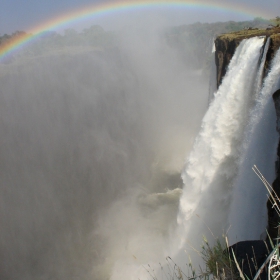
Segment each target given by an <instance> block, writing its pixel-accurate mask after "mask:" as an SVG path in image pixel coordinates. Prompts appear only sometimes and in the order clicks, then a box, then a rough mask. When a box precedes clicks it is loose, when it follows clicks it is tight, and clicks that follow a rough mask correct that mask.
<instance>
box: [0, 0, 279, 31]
mask: <svg viewBox="0 0 280 280" xmlns="http://www.w3.org/2000/svg"><path fill="white" fill-rule="evenodd" d="M98 2H100V1H97V0H95V1H93V0H91V1H90V0H79V1H77V0H24V1H23V0H1V1H0V35H3V34H5V33H8V34H10V33H12V32H14V31H16V30H25V31H28V29H31V28H32V27H34V26H36V25H39V24H40V23H43V22H45V21H47V20H49V19H51V18H54V17H57V16H59V15H62V14H66V13H68V12H70V11H73V10H77V9H79V8H83V7H86V6H88V5H94V4H95V3H98ZM103 2H104V1H103ZM210 2H211V1H210ZM221 2H223V3H227V2H229V3H235V4H236V5H237V6H238V4H239V3H246V4H247V5H248V6H249V7H252V10H255V9H258V10H263V11H265V12H270V13H271V15H273V16H277V15H280V0H265V1H264V0H261V1H260V0H243V1H241V0H234V1H233V0H221ZM145 12H147V11H145ZM153 12H154V11H151V13H153ZM142 13H143V11H142ZM137 17H138V18H141V15H140V12H138V14H137V13H136V11H135V14H133V15H128V14H127V15H125V14H121V13H119V14H118V13H116V14H114V15H112V14H111V15H110V16H103V17H102V18H101V17H99V18H96V19H92V21H91V22H90V23H83V25H84V26H80V28H82V27H86V26H88V25H92V24H100V25H102V26H104V27H105V29H114V28H118V27H121V26H122V25H125V24H127V23H128V21H129V20H131V19H132V18H133V20H135V18H137ZM163 17H165V18H167V19H168V20H169V21H170V23H171V24H172V23H173V24H183V23H191V22H195V21H202V22H207V21H208V22H213V21H226V20H236V21H238V20H246V19H250V17H249V16H244V15H241V14H236V13H232V12H231V11H228V12H215V11H213V10H209V11H207V10H201V11H199V10H197V11H196V12H193V11H192V12H191V13H188V11H186V10H180V11H178V10H176V11H175V10H173V11H170V12H168V11H164V12H163ZM70 27H74V28H75V26H70ZM77 29H79V27H77Z"/></svg>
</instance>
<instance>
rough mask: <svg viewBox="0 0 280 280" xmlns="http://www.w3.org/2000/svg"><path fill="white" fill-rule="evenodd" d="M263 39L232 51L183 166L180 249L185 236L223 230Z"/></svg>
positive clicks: (198, 236) (190, 237)
mask: <svg viewBox="0 0 280 280" xmlns="http://www.w3.org/2000/svg"><path fill="white" fill-rule="evenodd" d="M263 42H264V39H263V38H258V37H254V38H251V39H246V40H243V41H242V42H241V43H240V45H239V46H238V48H237V49H236V52H235V54H234V56H233V58H232V60H231V62H230V64H229V67H228V71H227V74H226V76H225V77H224V79H223V81H222V84H221V86H220V87H219V89H218V91H217V93H216V94H215V98H214V100H213V101H212V103H211V104H210V107H209V109H208V111H207V113H206V115H205V117H204V119H203V121H202V125H201V130H200V132H199V134H198V136H197V138H196V141H195V144H194V147H193V150H192V152H191V154H190V156H189V157H188V159H187V162H186V164H185V169H184V171H183V173H182V178H183V182H184V188H183V194H182V196H181V199H180V211H179V214H178V223H179V225H180V227H181V228H180V230H179V234H180V245H179V246H181V247H182V248H185V247H186V246H185V241H186V239H187V241H188V240H190V242H191V243H192V245H193V246H194V247H196V246H199V244H200V243H201V240H202V235H206V236H209V235H211V234H210V232H209V229H208V228H210V230H211V231H212V233H213V234H214V235H221V233H222V229H224V230H226V229H227V228H226V226H227V219H228V214H229V204H230V201H231V197H232V183H233V180H234V178H235V176H236V174H237V171H238V163H239V160H238V159H239V157H240V155H241V151H242V150H241V149H240V146H241V145H242V142H243V140H244V130H245V128H246V124H247V123H248V116H249V110H250V107H251V106H252V103H253V99H254V97H255V92H254V88H255V87H254V84H255V78H256V74H257V71H258V65H259V63H258V62H259V57H260V50H261V48H262V46H263ZM223 227H224V228H223ZM195 240H196V241H195ZM193 241H194V242H197V243H194V244H193Z"/></svg>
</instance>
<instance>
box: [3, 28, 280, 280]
mask: <svg viewBox="0 0 280 280" xmlns="http://www.w3.org/2000/svg"><path fill="white" fill-rule="evenodd" d="M279 32H280V30H279V28H273V29H270V30H244V31H240V32H236V33H231V34H224V35H221V36H218V37H217V39H216V40H215V46H216V53H215V61H216V64H217V85H219V88H218V90H217V92H216V93H215V94H214V97H213V98H212V99H211V102H210V105H209V106H208V104H207V103H208V100H209V99H208V92H207V88H208V80H207V77H206V75H205V73H204V72H203V71H198V70H200V69H198V70H197V69H195V70H194V67H193V65H192V64H191V61H192V60H191V59H189V57H188V56H187V55H186V61H182V58H181V56H180V54H178V52H177V51H176V50H174V48H172V47H171V46H170V45H168V44H167V43H166V40H165V38H162V36H161V34H162V33H160V32H158V30H156V29H153V28H150V29H148V30H144V31H142V30H141V31H139V30H137V32H135V30H132V31H131V30H125V32H124V34H119V37H118V40H115V39H116V38H114V36H112V34H108V33H106V32H104V31H102V28H100V27H98V26H94V27H92V28H89V29H87V30H86V31H85V32H84V33H82V34H78V33H75V32H73V30H72V31H71V30H70V31H69V30H68V32H66V35H65V36H64V37H63V36H60V35H59V34H54V33H46V34H43V35H42V37H41V38H39V39H38V40H37V41H36V42H34V43H33V44H31V45H30V46H27V47H26V48H25V49H22V50H20V51H19V52H18V53H15V54H12V55H11V56H10V57H6V58H5V59H3V60H2V61H1V64H0V84H1V87H0V101H1V102H0V116H1V118H0V129H1V131H2V132H3V133H2V134H1V137H0V142H1V148H2V150H1V153H0V164H1V168H0V175H1V177H0V178H1V181H0V195H1V196H0V199H1V204H0V207H1V209H2V211H1V212H0V218H1V225H2V226H3V230H2V231H1V232H0V242H1V247H2V250H1V251H0V258H1V260H2V262H1V264H0V268H1V269H0V278H1V279H7V280H10V279H11V280H13V279H23V280H38V279H40V280H41V279H42V280H43V279H58V280H61V279H67V280H71V279H73V280H76V279H96V280H100V279H102V280H103V279H112V280H130V279H138V278H140V279H146V278H147V271H146V269H145V268H146V267H147V266H148V265H149V266H151V267H152V266H153V265H154V267H156V265H158V263H159V262H161V263H162V262H163V261H164V260H165V258H166V256H169V255H170V256H172V258H173V257H174V260H175V261H176V262H177V263H178V265H181V266H182V268H184V267H185V265H186V261H187V260H188V255H189V252H190V251H193V248H195V249H199V248H200V245H201V242H202V240H203V236H204V235H205V236H206V237H207V239H209V240H210V242H212V241H213V239H215V238H216V237H220V236H222V234H223V233H225V234H227V233H228V235H229V239H230V243H231V244H233V243H235V242H238V241H241V240H252V239H260V236H261V235H262V237H263V236H264V235H263V233H264V231H265V227H266V224H267V213H266V209H265V205H266V192H265V190H264V187H263V186H262V182H261V181H259V179H258V178H257V177H256V175H255V174H254V173H253V172H252V171H251V168H252V165H253V164H256V165H257V166H258V167H259V168H260V170H261V171H262V172H263V174H264V176H265V177H266V178H267V179H268V180H269V181H271V182H272V180H273V179H274V176H275V174H274V169H275V168H274V167H275V163H274V161H275V156H276V151H277V142H278V138H279V136H278V135H277V133H276V130H275V125H276V115H275V111H274V108H273V106H274V104H273V102H272V98H271V96H272V95H273V97H274V101H275V105H276V112H277V118H278V122H277V123H278V124H279V119H280V109H279V107H280V105H279V104H280V99H279V91H277V90H278V89H279V76H280V72H279V71H280V70H279V68H280V62H279V59H280V58H279V51H278V52H277V49H278V48H279V45H280V40H279ZM173 35H174V34H173ZM174 36H175V35H174ZM77 38H79V40H77ZM169 39H170V40H172V39H174V37H172V36H171V37H170V38H169ZM243 39H244V40H243ZM94 40H95V41H98V43H100V42H101V43H100V44H99V45H98V44H93V43H92V41H94ZM114 40H115V41H114ZM192 50H193V49H191V51H192ZM188 55H189V54H188ZM207 55H208V53H207ZM190 56H191V55H190ZM263 76H265V77H264V78H263ZM274 92H275V93H274ZM211 94H212V93H211ZM206 111H207V112H206ZM203 116H204V117H203ZM278 129H279V127H278ZM279 150H280V149H279V148H278V155H279V154H280V152H279ZM276 167H277V168H278V169H279V163H277V164H276ZM278 169H277V172H278V173H279V170H278ZM250 172H251V173H250ZM181 176H182V178H183V182H182V180H181ZM279 180H280V179H279V177H277V179H276V181H275V183H274V186H275V189H276V190H277V188H279V187H278V185H279V182H278V181H279ZM178 209H179V210H178ZM268 216H269V220H268V223H269V225H270V227H269V232H270V233H271V234H276V235H277V233H273V231H274V232H275V228H274V225H275V223H277V217H276V215H275V213H274V212H273V209H271V208H269V215H268ZM248 221H249V222H250V225H251V226H249V229H248ZM230 226H231V228H230ZM212 235H214V238H213V236H212ZM211 239H212V240H211ZM191 247H193V248H191ZM192 253H193V252H192ZM194 260H195V259H194ZM154 270H157V269H156V268H155V269H154Z"/></svg>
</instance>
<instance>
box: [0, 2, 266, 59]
mask: <svg viewBox="0 0 280 280" xmlns="http://www.w3.org/2000/svg"><path fill="white" fill-rule="evenodd" d="M149 7H151V8H159V7H164V8H165V7H166V8H176V7H178V8H189V9H192V8H205V9H209V10H210V11H211V10H215V11H221V12H223V11H232V12H234V13H237V14H241V15H246V16H250V17H257V16H262V17H264V18H270V17H271V15H270V14H269V13H267V12H265V11H263V10H257V9H256V8H252V7H249V6H246V5H245V4H240V3H238V4H236V3H235V4H231V3H225V2H222V1H218V0H159V1H158V0H150V1H143V0H139V1H137V0H134V1H122V0H117V1H107V2H103V3H99V4H95V5H93V6H88V7H84V8H82V9H79V10H75V11H72V12H70V13H67V14H63V15H61V16H58V17H55V18H52V19H50V20H48V21H46V22H44V23H42V24H39V25H38V26H36V27H35V28H33V29H31V30H29V31H28V33H27V34H22V35H19V36H16V37H15V38H14V39H12V40H9V42H8V43H6V44H3V45H2V46H1V45H0V61H1V60H2V59H3V58H5V57H6V56H8V55H9V54H11V53H12V52H14V51H16V50H18V49H20V48H21V47H23V46H24V45H26V44H27V43H30V42H32V40H35V39H36V38H38V37H39V36H40V34H41V33H42V32H44V31H47V30H55V29H58V28H59V27H63V26H67V24H69V23H72V22H75V21H78V20H86V19H90V18H93V17H96V16H103V15H107V14H110V13H115V12H118V11H124V12H126V11H130V10H131V9H141V8H149Z"/></svg>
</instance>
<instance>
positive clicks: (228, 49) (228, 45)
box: [215, 27, 280, 86]
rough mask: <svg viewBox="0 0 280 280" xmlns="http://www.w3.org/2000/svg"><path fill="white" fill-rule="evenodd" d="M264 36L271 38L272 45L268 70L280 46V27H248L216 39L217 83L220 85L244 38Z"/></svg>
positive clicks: (268, 58) (267, 63)
mask: <svg viewBox="0 0 280 280" xmlns="http://www.w3.org/2000/svg"><path fill="white" fill-rule="evenodd" d="M256 36H264V37H265V38H266V40H267V39H268V38H270V39H271V41H270V46H269V49H268V52H267V56H266V64H265V69H266V70H267V68H268V65H269V63H270V61H271V59H272V58H273V57H274V54H275V52H276V51H277V50H278V48H279V47H280V27H273V28H268V29H248V30H242V31H237V32H233V33H227V34H222V35H221V36H219V37H217V39H216V40H215V46H216V54H215V60H216V66H217V85H218V86H219V85H220V83H221V81H222V78H223V77H224V75H225V73H226V71H227V67H228V65H229V62H230V60H231V58H232V56H233V54H234V52H235V49H236V48H237V46H238V45H239V44H240V42H241V41H242V40H243V39H247V38H251V37H256Z"/></svg>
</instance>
